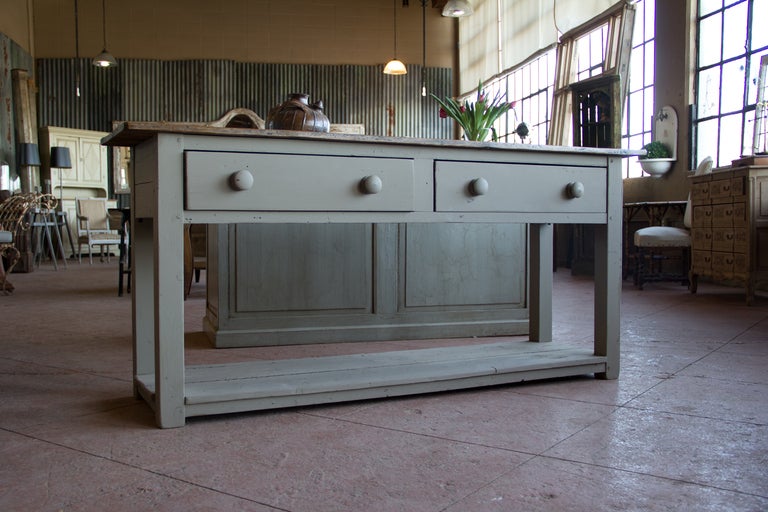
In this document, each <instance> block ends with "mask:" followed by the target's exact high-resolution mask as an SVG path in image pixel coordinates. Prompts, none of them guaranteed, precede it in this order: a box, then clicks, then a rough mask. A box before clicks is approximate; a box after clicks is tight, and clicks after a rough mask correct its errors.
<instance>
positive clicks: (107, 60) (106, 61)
mask: <svg viewBox="0 0 768 512" xmlns="http://www.w3.org/2000/svg"><path fill="white" fill-rule="evenodd" d="M105 3H106V0H101V21H102V35H103V36H104V49H103V50H101V53H100V54H98V55H97V56H96V57H95V58H94V59H93V65H94V66H97V67H100V68H111V67H112V66H117V61H116V60H115V58H114V57H113V56H112V54H111V53H109V52H108V51H107V9H106V5H105Z"/></svg>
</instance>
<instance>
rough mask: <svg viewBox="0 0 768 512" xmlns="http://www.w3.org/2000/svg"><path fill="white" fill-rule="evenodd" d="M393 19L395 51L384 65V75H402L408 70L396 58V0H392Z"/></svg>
mask: <svg viewBox="0 0 768 512" xmlns="http://www.w3.org/2000/svg"><path fill="white" fill-rule="evenodd" d="M393 13H394V19H395V52H394V55H393V56H392V60H391V61H389V62H387V65H386V66H384V74H385V75H404V74H406V73H408V70H407V69H405V64H403V63H402V62H401V61H399V60H397V0H394V10H393Z"/></svg>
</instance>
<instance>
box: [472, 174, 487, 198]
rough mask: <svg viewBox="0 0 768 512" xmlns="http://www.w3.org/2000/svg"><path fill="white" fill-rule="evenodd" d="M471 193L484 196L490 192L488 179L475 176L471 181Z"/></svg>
mask: <svg viewBox="0 0 768 512" xmlns="http://www.w3.org/2000/svg"><path fill="white" fill-rule="evenodd" d="M469 193H470V194H472V195H473V196H484V195H485V194H487V193H488V180H486V179H485V178H475V179H473V180H472V181H470V182H469Z"/></svg>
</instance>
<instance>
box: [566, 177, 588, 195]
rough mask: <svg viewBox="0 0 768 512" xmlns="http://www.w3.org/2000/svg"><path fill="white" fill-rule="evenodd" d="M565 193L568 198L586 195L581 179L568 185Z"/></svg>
mask: <svg viewBox="0 0 768 512" xmlns="http://www.w3.org/2000/svg"><path fill="white" fill-rule="evenodd" d="M565 194H566V195H567V196H568V199H577V198H579V197H581V196H583V195H584V184H583V183H582V182H580V181H573V182H571V183H569V184H568V185H566V187H565Z"/></svg>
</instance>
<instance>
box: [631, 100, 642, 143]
mask: <svg viewBox="0 0 768 512" xmlns="http://www.w3.org/2000/svg"><path fill="white" fill-rule="evenodd" d="M629 114H630V116H629V133H628V135H635V134H637V133H641V132H642V131H643V91H638V92H633V93H632V94H630V95H629Z"/></svg>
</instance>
